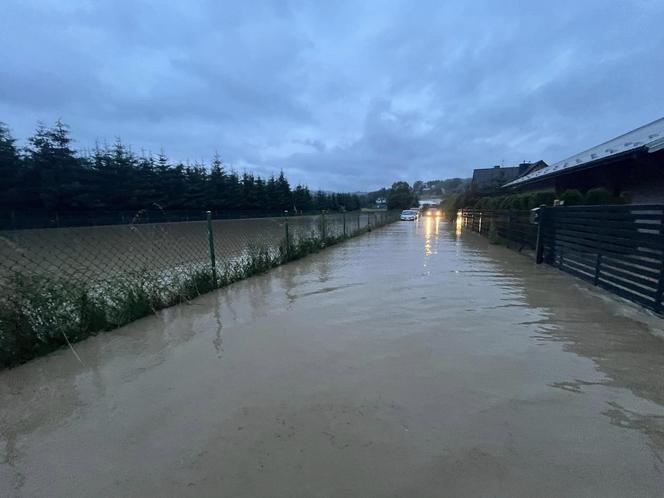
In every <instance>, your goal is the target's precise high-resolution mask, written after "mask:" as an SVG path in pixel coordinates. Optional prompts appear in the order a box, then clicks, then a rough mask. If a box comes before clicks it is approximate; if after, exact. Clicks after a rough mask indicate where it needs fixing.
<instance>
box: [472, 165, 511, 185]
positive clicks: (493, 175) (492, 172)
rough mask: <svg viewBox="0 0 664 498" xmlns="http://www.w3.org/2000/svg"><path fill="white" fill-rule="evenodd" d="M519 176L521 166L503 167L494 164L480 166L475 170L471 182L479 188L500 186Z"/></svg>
mask: <svg viewBox="0 0 664 498" xmlns="http://www.w3.org/2000/svg"><path fill="white" fill-rule="evenodd" d="M517 176H519V167H518V166H514V167H507V168H501V167H500V166H494V167H493V168H479V169H475V170H473V179H472V180H471V184H472V185H473V186H474V187H475V188H477V189H483V188H488V187H496V188H497V187H500V186H501V185H502V184H504V183H505V182H509V181H510V180H513V179H514V178H516V177H517Z"/></svg>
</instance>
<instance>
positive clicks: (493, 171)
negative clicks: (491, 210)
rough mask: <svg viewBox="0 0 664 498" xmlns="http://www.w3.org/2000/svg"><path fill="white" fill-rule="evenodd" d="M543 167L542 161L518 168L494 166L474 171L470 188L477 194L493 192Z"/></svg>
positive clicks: (521, 165) (525, 164) (544, 164)
mask: <svg viewBox="0 0 664 498" xmlns="http://www.w3.org/2000/svg"><path fill="white" fill-rule="evenodd" d="M544 166H546V163H545V162H544V161H537V162H536V163H525V162H524V163H521V164H519V165H518V166H507V167H505V166H494V167H492V168H478V169H474V170H473V178H472V180H471V181H470V188H471V190H473V191H474V192H478V193H488V192H491V191H495V190H497V189H498V188H500V187H502V186H503V185H505V184H506V183H507V182H511V181H512V180H514V179H516V178H518V177H519V176H521V175H525V174H527V173H529V172H531V171H534V170H536V169H537V168H541V167H544Z"/></svg>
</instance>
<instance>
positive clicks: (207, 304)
mask: <svg viewBox="0 0 664 498" xmlns="http://www.w3.org/2000/svg"><path fill="white" fill-rule="evenodd" d="M662 322H663V321H662V320H661V319H658V318H655V317H652V316H650V315H648V314H647V313H645V312H643V311H641V310H639V309H638V308H636V307H634V306H632V305H629V304H625V303H622V302H620V301H618V300H616V299H615V298H613V297H610V296H608V295H607V294H605V293H603V292H601V291H596V290H593V289H591V288H589V287H588V286H587V285H585V284H583V283H581V282H580V281H578V280H576V279H574V278H573V277H571V276H569V275H567V274H563V273H560V272H558V271H557V270H555V269H552V268H547V267H545V266H542V267H536V266H535V265H534V264H533V263H532V262H531V260H530V259H529V258H527V257H524V256H522V255H520V254H518V253H516V252H514V251H511V250H508V249H505V248H503V247H498V246H490V245H488V244H487V242H486V240H485V239H482V238H480V237H479V236H477V235H475V234H457V233H456V232H455V231H454V230H450V229H449V228H448V227H446V226H445V225H444V224H442V223H441V224H437V223H435V222H433V221H429V222H426V221H421V222H418V223H408V222H401V223H396V224H393V225H390V226H387V227H385V228H383V229H380V230H375V231H374V232H372V233H370V234H367V235H365V236H362V237H358V238H356V239H352V240H349V241H348V242H346V243H344V244H341V245H339V246H336V247H334V248H331V249H329V250H326V251H324V252H321V253H319V254H317V255H314V256H311V257H307V258H305V259H303V260H301V261H298V262H295V263H292V264H288V265H285V266H283V267H280V268H278V269H275V270H273V271H272V272H270V273H269V274H267V275H264V276H260V277H256V278H251V279H249V280H246V281H244V282H240V283H238V284H235V285H232V286H231V287H228V288H226V289H223V290H220V291H217V292H214V293H211V294H208V295H205V296H203V297H201V298H199V299H197V300H195V301H193V302H192V303H191V304H188V305H182V306H176V307H173V308H170V309H167V310H164V311H162V312H160V313H159V314H158V315H156V316H151V317H148V318H145V319H142V320H139V321H136V322H134V323H132V324H130V325H129V326H126V327H123V328H122V329H119V330H116V331H114V332H110V333H107V334H103V335H100V336H98V337H94V338H91V339H89V340H86V341H84V342H82V343H79V344H77V345H76V349H77V352H78V354H79V356H80V357H81V359H82V361H83V364H81V363H79V362H78V361H77V360H76V358H75V357H74V356H73V355H72V353H71V352H70V351H68V350H61V351H58V352H56V353H55V354H51V355H49V356H47V357H44V358H41V359H38V360H35V361H32V362H30V363H29V364H27V365H24V366H22V367H19V368H16V369H14V370H10V371H4V372H0V410H1V412H0V432H1V434H0V437H1V440H0V496H3V497H4V496H26V497H28V496H29V497H33V496H49V497H52V496H62V497H72V496H82V497H83V496H96V497H99V496H141V497H144V496H224V497H307V498H309V497H333V496H334V497H337V496H344V497H346V496H358V497H383V496H385V497H440V496H505V497H514V496H565V497H569V496H619V497H625V496H630V497H633V496H662V494H663V492H664V463H663V458H664V340H662V339H661V338H660V337H658V334H659V335H661V334H663V331H662V328H663V323H662Z"/></svg>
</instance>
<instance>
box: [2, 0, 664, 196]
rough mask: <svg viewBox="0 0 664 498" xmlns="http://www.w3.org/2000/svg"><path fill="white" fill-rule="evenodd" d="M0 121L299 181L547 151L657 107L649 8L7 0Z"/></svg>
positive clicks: (429, 171)
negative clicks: (58, 124)
mask: <svg viewBox="0 0 664 498" xmlns="http://www.w3.org/2000/svg"><path fill="white" fill-rule="evenodd" d="M3 14H4V15H3V17H2V18H0V55H1V56H2V61H3V62H2V64H0V120H1V121H5V122H7V123H9V124H10V125H11V126H12V128H13V130H14V133H15V134H16V135H17V136H18V137H19V138H21V139H25V138H26V137H27V136H29V134H30V133H31V132H32V130H33V128H34V124H35V122H36V121H37V120H43V121H46V122H49V121H53V120H55V119H56V118H58V117H61V118H63V119H64V120H65V121H66V122H68V123H69V124H70V125H71V127H72V131H73V133H74V136H75V138H76V139H77V140H78V142H77V145H78V146H79V147H81V148H84V147H89V146H91V145H92V144H94V142H95V140H97V139H104V138H106V139H107V140H109V141H111V140H113V137H115V136H121V137H122V138H123V140H124V141H125V142H127V143H130V144H132V145H133V146H134V148H135V149H138V148H143V149H146V150H151V151H155V152H156V151H159V150H160V149H161V148H163V149H164V150H165V151H166V152H167V153H168V154H169V155H170V156H171V157H174V158H176V159H182V160H186V159H189V160H202V159H209V158H210V157H211V156H212V155H213V153H214V152H215V151H218V152H219V153H220V154H221V155H222V157H223V158H224V159H225V161H226V162H227V163H229V164H231V165H235V166H236V167H238V168H240V169H243V168H248V169H253V170H255V171H257V172H260V173H263V174H270V173H272V172H276V171H278V170H279V169H280V168H283V169H284V170H285V171H286V173H287V174H288V175H289V177H291V179H292V180H294V181H298V182H305V183H308V184H310V185H311V186H312V187H314V188H324V189H341V190H358V189H368V188H375V187H379V186H382V185H386V184H389V183H391V182H392V181H394V180H397V179H405V180H409V181H413V180H416V179H428V178H434V177H435V178H444V177H449V176H458V175H461V176H468V175H469V174H470V172H471V170H472V168H473V167H478V166H488V165H491V164H497V163H500V162H505V163H507V164H509V163H515V162H517V161H521V160H523V159H530V160H536V159H540V158H542V159H545V160H547V161H554V160H556V159H559V158H561V157H564V156H567V155H569V154H571V153H573V152H575V151H577V150H579V149H582V148H585V147H587V146H590V145H593V144H595V143H597V142H599V141H601V140H603V139H606V138H610V137H611V136H613V135H616V134H618V133H620V132H623V131H627V130H628V129H630V128H632V127H636V126H638V125H640V124H643V123H645V122H647V121H650V120H652V119H655V118H657V117H660V116H662V115H664V101H663V100H662V99H661V97H660V93H661V85H662V82H663V79H664V69H663V68H664V63H663V62H664V61H663V60H662V58H663V56H662V55H661V47H662V46H664V30H661V24H662V21H664V5H663V4H662V3H661V2H657V1H645V0H632V1H625V2H620V3H619V4H617V3H611V4H607V3H606V2H604V1H598V0H591V1H587V2H572V1H563V2H555V3H554V2H544V1H535V2H528V3H524V2H521V1H519V2H517V1H513V0H507V1H505V2H500V3H497V2H492V1H488V0H485V1H479V2H473V3H470V2H460V1H459V2H434V1H425V2H416V3H413V2H405V1H397V2H390V3H386V2H361V3H358V2H334V3H333V2H320V3H318V5H316V4H312V3H307V2H299V1H271V0H266V1H257V2H251V5H249V3H246V4H245V3H240V2H216V1H212V0H209V1H202V2H168V1H157V0H151V1H146V0H141V1H129V0H117V1H113V2H111V1H106V2H103V1H102V2H88V1H84V0H81V1H78V2H77V1H74V0H71V1H68V2H60V1H56V0H50V1H49V0H32V1H29V2H26V1H19V0H9V1H6V2H5V5H4V6H3Z"/></svg>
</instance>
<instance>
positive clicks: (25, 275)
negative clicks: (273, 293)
mask: <svg viewBox="0 0 664 498" xmlns="http://www.w3.org/2000/svg"><path fill="white" fill-rule="evenodd" d="M398 215H399V213H398V212H392V211H383V212H350V213H327V214H325V213H324V214H320V215H312V216H297V217H290V218H289V217H279V218H253V219H223V220H212V219H208V220H207V221H190V222H175V223H145V222H144V220H142V219H141V213H138V214H137V216H136V217H135V220H134V221H135V222H133V223H131V224H127V225H109V226H94V227H72V228H50V229H30V230H7V231H0V293H1V294H0V368H1V367H3V366H4V367H7V366H11V365H15V364H18V363H21V362H23V361H26V360H28V359H30V358H32V357H35V356H38V355H40V354H43V353H45V352H48V351H51V350H53V349H55V348H58V347H61V346H63V345H67V344H68V343H71V342H75V341H78V340H81V339H83V338H85V337H87V336H89V335H91V334H95V333H97V332H100V331H103V330H110V329H112V328H115V327H118V326H121V325H123V324H125V323H128V322H130V321H132V320H135V319H137V318H139V317H142V316H145V315H147V314H149V313H152V312H154V311H156V310H158V309H160V308H164V307H166V306H170V305H173V304H175V303H178V302H183V301H187V300H189V299H191V298H193V297H195V296H198V295H200V294H202V293H205V292H208V291H210V290H212V289H215V288H218V287H222V286H224V285H228V284H229V283H232V282H235V281H237V280H240V279H243V278H246V277H248V276H251V275H254V274H257V273H261V272H264V271H266V270H268V269H270V268H273V267H275V266H277V265H279V264H282V263H285V262H288V261H290V260H294V259H297V258H299V257H302V256H304V255H306V254H309V253H311V252H315V251H318V250H320V249H322V248H324V247H326V246H329V245H332V244H335V243H337V242H340V241H342V240H345V239H347V238H349V237H353V236H356V235H359V234H362V233H364V232H366V231H368V230H371V229H373V228H376V227H379V226H382V225H385V224H386V223H390V222H392V221H395V220H397V219H398Z"/></svg>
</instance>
